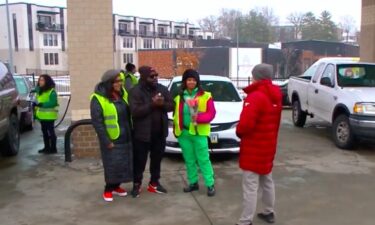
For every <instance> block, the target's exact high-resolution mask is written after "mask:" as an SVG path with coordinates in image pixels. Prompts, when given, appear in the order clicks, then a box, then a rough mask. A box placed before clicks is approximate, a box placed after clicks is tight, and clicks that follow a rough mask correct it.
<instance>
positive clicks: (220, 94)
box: [171, 81, 241, 102]
mask: <svg viewBox="0 0 375 225" xmlns="http://www.w3.org/2000/svg"><path fill="white" fill-rule="evenodd" d="M201 85H202V88H203V90H205V91H208V92H211V94H212V98H213V99H214V101H215V102H240V101H241V98H240V96H239V94H238V92H237V91H236V89H235V87H234V85H233V84H232V83H231V82H226V81H201ZM180 90H181V81H179V82H175V83H173V84H172V86H171V94H172V96H173V97H175V96H176V95H178V93H179V92H180Z"/></svg>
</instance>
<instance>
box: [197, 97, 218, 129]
mask: <svg viewBox="0 0 375 225" xmlns="http://www.w3.org/2000/svg"><path fill="white" fill-rule="evenodd" d="M215 115H216V109H215V105H214V101H213V99H212V97H211V98H210V99H209V100H208V101H207V110H206V112H202V113H198V115H197V123H210V122H211V121H212V120H213V119H214V118H215Z"/></svg>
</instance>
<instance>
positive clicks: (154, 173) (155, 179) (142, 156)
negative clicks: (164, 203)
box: [133, 135, 165, 184]
mask: <svg viewBox="0 0 375 225" xmlns="http://www.w3.org/2000/svg"><path fill="white" fill-rule="evenodd" d="M133 147H134V148H133V149H134V183H137V184H140V183H142V179H143V172H144V171H145V168H146V163H147V158H148V153H149V152H150V173H151V183H155V184H158V183H159V179H160V167H161V165H160V164H161V160H162V158H163V155H164V151H165V138H164V137H161V136H160V135H152V137H151V142H143V141H140V140H137V139H134V142H133Z"/></svg>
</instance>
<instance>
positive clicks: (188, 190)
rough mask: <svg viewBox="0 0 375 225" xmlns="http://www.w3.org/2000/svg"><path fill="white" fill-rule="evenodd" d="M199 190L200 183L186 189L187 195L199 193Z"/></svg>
mask: <svg viewBox="0 0 375 225" xmlns="http://www.w3.org/2000/svg"><path fill="white" fill-rule="evenodd" d="M198 190H199V184H198V183H195V184H190V185H189V186H187V187H185V188H184V192H185V193H188V192H192V191H198Z"/></svg>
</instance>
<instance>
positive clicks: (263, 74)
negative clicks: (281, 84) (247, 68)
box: [251, 63, 273, 80]
mask: <svg viewBox="0 0 375 225" xmlns="http://www.w3.org/2000/svg"><path fill="white" fill-rule="evenodd" d="M251 73H252V74H253V79H254V80H267V79H272V75H273V66H272V65H270V64H266V63H261V64H258V65H256V66H254V68H253V71H251Z"/></svg>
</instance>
